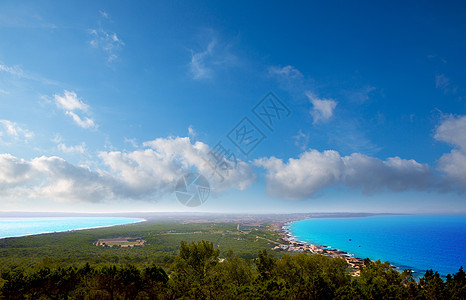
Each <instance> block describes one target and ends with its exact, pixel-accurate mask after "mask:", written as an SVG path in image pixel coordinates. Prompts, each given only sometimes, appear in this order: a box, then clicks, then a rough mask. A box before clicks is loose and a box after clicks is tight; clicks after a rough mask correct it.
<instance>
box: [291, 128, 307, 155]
mask: <svg viewBox="0 0 466 300" xmlns="http://www.w3.org/2000/svg"><path fill="white" fill-rule="evenodd" d="M309 138H310V135H309V133H304V132H303V131H302V130H301V129H300V130H299V131H298V134H297V135H295V136H293V139H294V140H295V142H294V144H295V145H296V146H297V147H299V149H301V150H302V151H304V150H305V149H306V148H307V145H308V144H309Z"/></svg>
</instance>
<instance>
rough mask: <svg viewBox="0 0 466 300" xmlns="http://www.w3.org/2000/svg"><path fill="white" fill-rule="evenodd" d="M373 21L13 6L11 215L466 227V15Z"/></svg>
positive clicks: (7, 166)
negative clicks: (181, 192)
mask: <svg viewBox="0 0 466 300" xmlns="http://www.w3.org/2000/svg"><path fill="white" fill-rule="evenodd" d="M361 5H362V6H363V7H364V9H361V7H360V6H361ZM361 5H360V6H355V5H353V4H352V3H339V4H338V5H335V4H334V3H310V4H305V5H295V6H290V5H285V4H267V5H263V4H260V5H259V4H251V3H249V2H243V1H235V2H234V3H230V4H224V3H216V2H209V1H207V2H203V3H199V2H191V3H184V4H173V3H164V2H159V3H138V4H134V3H132V2H129V1H126V2H118V3H114V2H99V3H95V2H92V1H89V2H82V1H80V2H71V3H69V2H67V3H57V2H51V1H50V2H49V1H45V2H41V3H36V2H32V1H31V2H23V3H21V4H18V3H17V2H15V1H3V2H2V3H1V4H0V36H1V37H2V39H0V211H39V212H58V211H66V212H100V213H106V212H124V211H175V212H201V211H202V212H222V213H253V212H257V213H293V212H322V211H325V212H391V213H396V212H408V213H465V212H466V203H465V201H464V199H465V194H464V192H465V191H466V110H465V108H466V106H465V103H466V91H465V88H464V87H465V86H466V58H465V56H464V53H466V40H465V36H466V22H465V21H464V20H466V9H465V5H464V3H462V2H461V1H456V2H449V3H448V4H444V3H437V4H431V3H420V2H418V3H415V2H411V3H407V4H406V3H403V4H397V3H387V4H380V3H372V2H366V3H363V4H361ZM245 8H247V9H245ZM269 92H272V94H270V93H269ZM218 152H221V153H222V155H223V158H222V159H224V160H222V162H223V163H227V165H225V164H222V163H220V164H219V163H218V162H217V164H215V161H214V159H215V156H213V154H215V153H218ZM222 167H225V168H223V169H222ZM188 172H198V173H200V174H202V175H203V176H205V177H206V178H207V180H208V182H209V184H210V196H209V198H208V199H207V201H206V202H205V203H204V204H202V205H201V206H198V207H186V206H184V205H182V204H181V203H180V202H178V201H177V199H176V197H175V195H174V191H175V187H176V184H177V182H178V180H179V179H180V178H181V176H183V175H184V174H186V173H188Z"/></svg>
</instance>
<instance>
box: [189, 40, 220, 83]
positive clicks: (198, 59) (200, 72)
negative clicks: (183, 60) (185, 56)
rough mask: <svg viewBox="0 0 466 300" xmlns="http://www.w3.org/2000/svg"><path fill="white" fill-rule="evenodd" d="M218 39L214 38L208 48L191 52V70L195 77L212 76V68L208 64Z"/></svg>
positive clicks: (204, 77)
mask: <svg viewBox="0 0 466 300" xmlns="http://www.w3.org/2000/svg"><path fill="white" fill-rule="evenodd" d="M215 45H216V41H215V40H212V41H211V42H210V43H209V44H208V45H207V49H206V50H204V51H201V52H194V51H193V52H192V53H191V62H190V63H189V68H190V71H191V73H192V75H193V78H194V79H206V78H210V77H211V76H212V68H211V67H210V66H207V64H208V62H207V61H208V59H209V58H210V57H211V56H212V55H213V50H214V47H215Z"/></svg>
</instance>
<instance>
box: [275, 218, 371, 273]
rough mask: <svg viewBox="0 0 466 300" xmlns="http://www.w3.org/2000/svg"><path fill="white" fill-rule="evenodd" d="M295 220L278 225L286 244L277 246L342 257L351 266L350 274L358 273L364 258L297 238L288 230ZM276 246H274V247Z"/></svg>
mask: <svg viewBox="0 0 466 300" xmlns="http://www.w3.org/2000/svg"><path fill="white" fill-rule="evenodd" d="M293 222H297V221H288V222H286V223H282V224H280V226H279V228H278V229H279V233H280V235H281V239H282V240H283V241H284V242H285V243H287V244H288V245H279V246H277V247H279V248H281V249H282V250H287V251H290V252H309V253H311V254H320V255H324V256H328V257H332V258H343V259H344V260H345V261H346V262H347V263H348V265H349V266H350V267H351V269H352V271H351V274H352V275H354V276H359V275H360V267H361V266H363V265H364V259H362V258H359V257H355V256H354V254H351V253H348V252H345V251H342V250H340V249H333V248H331V247H329V246H324V245H316V244H311V243H308V242H304V241H300V240H298V239H297V238H296V237H295V236H294V235H293V234H292V232H291V230H290V224H291V223H293ZM275 248H276V247H275Z"/></svg>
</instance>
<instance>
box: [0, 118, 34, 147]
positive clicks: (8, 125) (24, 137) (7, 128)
mask: <svg viewBox="0 0 466 300" xmlns="http://www.w3.org/2000/svg"><path fill="white" fill-rule="evenodd" d="M2 137H3V139H2ZM32 137H34V133H33V132H32V131H29V130H27V129H24V128H22V127H21V126H20V125H18V124H17V123H15V122H12V121H10V120H0V142H3V143H9V142H11V141H23V142H26V143H27V142H28V141H29V140H30V139H31V138H32Z"/></svg>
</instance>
